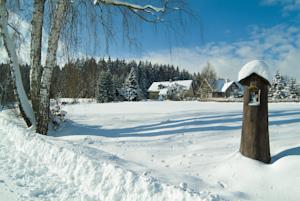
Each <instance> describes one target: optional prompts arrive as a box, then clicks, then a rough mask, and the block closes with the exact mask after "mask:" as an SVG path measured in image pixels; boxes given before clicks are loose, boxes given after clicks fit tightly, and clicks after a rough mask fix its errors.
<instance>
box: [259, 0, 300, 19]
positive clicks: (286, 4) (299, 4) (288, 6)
mask: <svg viewBox="0 0 300 201" xmlns="http://www.w3.org/2000/svg"><path fill="white" fill-rule="evenodd" d="M262 4H263V5H269V6H270V5H280V6H282V10H283V14H284V15H288V13H289V12H290V11H300V0H262Z"/></svg>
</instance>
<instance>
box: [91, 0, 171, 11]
mask: <svg viewBox="0 0 300 201" xmlns="http://www.w3.org/2000/svg"><path fill="white" fill-rule="evenodd" d="M167 2H168V0H165V5H164V7H156V6H153V5H150V4H147V5H144V6H142V5H138V4H133V3H128V2H124V1H117V0H94V4H95V5H97V4H100V3H102V4H107V5H113V6H121V7H126V8H128V9H130V10H133V11H143V12H147V13H153V12H156V13H164V12H165V11H166V4H167Z"/></svg>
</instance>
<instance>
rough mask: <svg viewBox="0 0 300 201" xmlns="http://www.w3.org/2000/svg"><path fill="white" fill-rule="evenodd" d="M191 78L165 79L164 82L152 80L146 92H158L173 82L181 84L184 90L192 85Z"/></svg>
mask: <svg viewBox="0 0 300 201" xmlns="http://www.w3.org/2000/svg"><path fill="white" fill-rule="evenodd" d="M192 82H193V80H176V81H166V82H153V83H152V85H151V86H150V87H149V89H148V92H158V91H161V90H162V89H164V88H168V87H170V86H171V85H173V84H178V85H181V86H183V89H184V90H189V89H190V88H191V86H192Z"/></svg>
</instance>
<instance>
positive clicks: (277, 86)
mask: <svg viewBox="0 0 300 201" xmlns="http://www.w3.org/2000/svg"><path fill="white" fill-rule="evenodd" d="M285 87H286V81H285V79H284V78H283V76H282V75H281V73H280V72H279V71H277V72H276V74H275V76H274V78H273V80H272V86H271V89H270V96H271V97H273V99H283V98H286V96H287V95H286V92H285V91H286V90H285Z"/></svg>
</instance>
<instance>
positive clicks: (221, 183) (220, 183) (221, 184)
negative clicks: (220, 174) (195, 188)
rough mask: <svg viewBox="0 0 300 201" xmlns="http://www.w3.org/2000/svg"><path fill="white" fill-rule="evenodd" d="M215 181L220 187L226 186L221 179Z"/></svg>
mask: <svg viewBox="0 0 300 201" xmlns="http://www.w3.org/2000/svg"><path fill="white" fill-rule="evenodd" d="M217 183H218V185H219V186H220V187H221V188H226V184H224V183H223V182H222V181H218V182H217Z"/></svg>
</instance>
